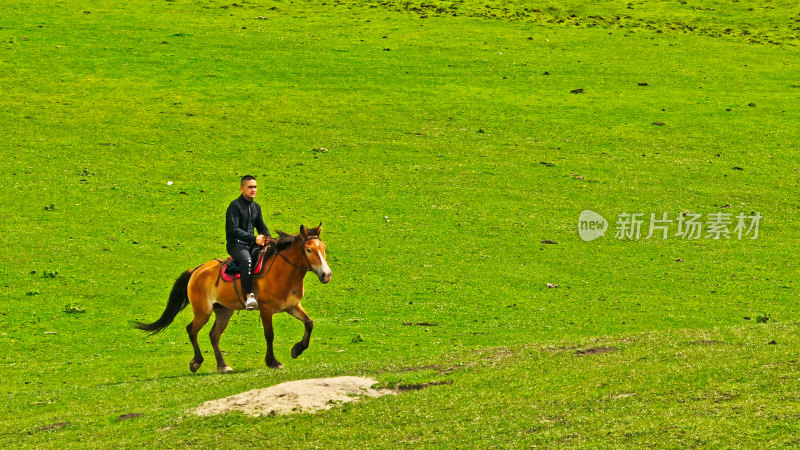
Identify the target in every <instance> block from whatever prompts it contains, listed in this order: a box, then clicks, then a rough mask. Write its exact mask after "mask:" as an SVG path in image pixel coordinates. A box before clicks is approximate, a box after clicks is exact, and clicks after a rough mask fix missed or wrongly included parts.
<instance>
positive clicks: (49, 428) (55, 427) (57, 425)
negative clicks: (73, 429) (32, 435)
mask: <svg viewBox="0 0 800 450" xmlns="http://www.w3.org/2000/svg"><path fill="white" fill-rule="evenodd" d="M70 425H72V424H71V423H69V422H58V423H51V424H50V425H45V426H43V427H39V428H37V429H36V431H54V430H60V429H62V428H65V427H68V426H70Z"/></svg>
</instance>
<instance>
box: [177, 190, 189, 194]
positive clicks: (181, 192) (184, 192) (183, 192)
mask: <svg viewBox="0 0 800 450" xmlns="http://www.w3.org/2000/svg"><path fill="white" fill-rule="evenodd" d="M178 194H183V195H189V194H187V193H186V191H180V192H178Z"/></svg>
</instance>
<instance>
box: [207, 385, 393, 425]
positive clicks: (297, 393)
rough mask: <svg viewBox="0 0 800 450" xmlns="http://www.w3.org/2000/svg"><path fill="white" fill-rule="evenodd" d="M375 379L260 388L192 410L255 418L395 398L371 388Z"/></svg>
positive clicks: (383, 391)
mask: <svg viewBox="0 0 800 450" xmlns="http://www.w3.org/2000/svg"><path fill="white" fill-rule="evenodd" d="M376 383H377V381H376V380H374V379H372V378H366V377H335V378H313V379H309V380H296V381H289V382H286V383H281V384H277V385H275V386H270V387H268V388H264V389H253V390H251V391H247V392H242V393H240V394H236V395H232V396H230V397H225V398H221V399H218V400H210V401H207V402H205V403H203V404H202V405H200V406H199V407H197V409H195V411H194V413H195V414H197V415H198V416H209V415H214V414H223V413H227V412H231V411H241V412H243V413H245V414H249V415H251V416H255V417H259V416H264V415H274V414H291V413H299V412H310V413H313V412H316V411H321V410H325V409H330V408H332V407H334V406H336V405H337V404H340V403H348V402H352V401H356V400H359V399H360V398H363V397H381V396H383V395H396V394H397V391H396V390H394V389H373V388H372V386H374V385H375V384H376Z"/></svg>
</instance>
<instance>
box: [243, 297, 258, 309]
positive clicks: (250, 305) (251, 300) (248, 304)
mask: <svg viewBox="0 0 800 450" xmlns="http://www.w3.org/2000/svg"><path fill="white" fill-rule="evenodd" d="M244 307H245V309H246V310H248V311H252V310H254V309H258V302H257V301H256V297H255V296H254V295H253V294H250V296H249V297H247V301H245V302H244Z"/></svg>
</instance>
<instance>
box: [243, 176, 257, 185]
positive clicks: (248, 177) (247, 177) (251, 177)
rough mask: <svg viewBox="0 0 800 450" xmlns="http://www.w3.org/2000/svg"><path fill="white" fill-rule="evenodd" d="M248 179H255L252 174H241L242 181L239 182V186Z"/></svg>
mask: <svg viewBox="0 0 800 450" xmlns="http://www.w3.org/2000/svg"><path fill="white" fill-rule="evenodd" d="M250 180H253V181H255V180H256V177H254V176H252V175H245V176H243V177H242V182H241V183H240V184H239V186H244V184H245V183H247V182H248V181H250Z"/></svg>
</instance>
